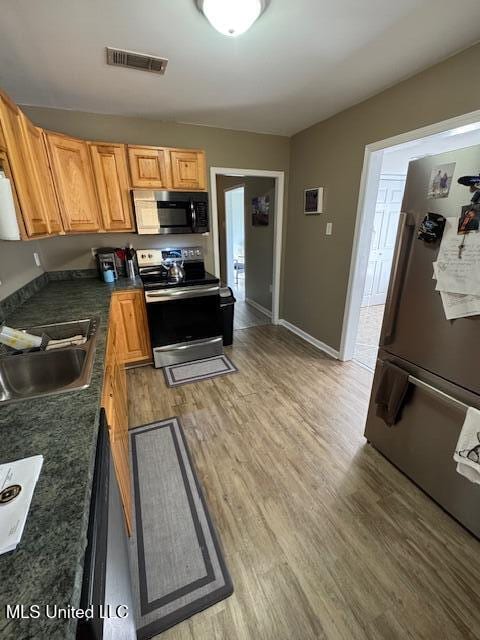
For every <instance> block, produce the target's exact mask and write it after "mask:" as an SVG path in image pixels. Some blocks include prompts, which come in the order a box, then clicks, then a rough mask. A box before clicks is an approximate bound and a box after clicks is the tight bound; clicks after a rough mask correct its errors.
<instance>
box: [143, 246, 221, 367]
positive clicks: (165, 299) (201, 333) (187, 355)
mask: <svg viewBox="0 0 480 640" xmlns="http://www.w3.org/2000/svg"><path fill="white" fill-rule="evenodd" d="M137 259H138V266H139V273H140V277H141V279H142V282H143V286H144V290H145V301H146V305H147V316H148V325H149V329H150V338H151V341H152V349H153V360H154V365H155V367H166V366H167V365H172V364H179V363H182V362H189V361H191V360H198V359H200V358H208V357H210V356H215V355H219V354H222V353H223V338H222V323H221V312H220V281H219V279H218V278H216V277H215V276H213V275H212V274H211V273H208V272H207V271H205V263H204V259H203V250H202V248H201V247H188V248H187V247H183V248H168V249H140V250H138V251H137ZM174 264H177V265H179V266H182V267H183V271H184V274H183V276H182V277H180V279H172V278H171V277H170V274H171V273H172V272H177V273H176V276H177V278H178V271H179V270H176V269H170V267H172V265H174ZM180 271H181V270H180Z"/></svg>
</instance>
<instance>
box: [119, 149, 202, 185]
mask: <svg viewBox="0 0 480 640" xmlns="http://www.w3.org/2000/svg"><path fill="white" fill-rule="evenodd" d="M128 159H129V162H130V173H131V174H132V186H133V187H136V188H139V189H170V190H177V191H205V189H206V185H207V180H206V175H205V153H204V152H203V151H199V150H195V149H170V148H168V147H140V146H132V145H129V146H128Z"/></svg>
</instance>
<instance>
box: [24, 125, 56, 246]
mask: <svg viewBox="0 0 480 640" xmlns="http://www.w3.org/2000/svg"><path fill="white" fill-rule="evenodd" d="M21 120H22V131H23V135H24V141H25V147H26V149H27V150H28V153H29V155H30V163H31V166H32V168H33V173H32V175H33V177H34V178H35V179H36V190H37V193H38V194H39V197H40V198H41V200H40V201H41V204H42V207H43V217H44V218H45V220H46V221H47V225H48V232H49V233H50V234H54V233H60V232H61V231H63V226H62V220H61V217H60V209H59V206H58V201H57V196H56V194H55V188H54V186H53V178H52V173H51V171H50V165H49V164H48V158H47V152H46V149H45V142H44V139H43V131H42V129H40V128H38V127H36V126H35V125H34V124H32V123H31V122H30V120H29V119H28V118H27V117H26V116H25V115H24V114H22V118H21Z"/></svg>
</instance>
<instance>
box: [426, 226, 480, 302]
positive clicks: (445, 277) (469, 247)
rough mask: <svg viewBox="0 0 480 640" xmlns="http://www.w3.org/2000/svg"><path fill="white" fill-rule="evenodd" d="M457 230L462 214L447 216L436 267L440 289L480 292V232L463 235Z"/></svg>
mask: <svg viewBox="0 0 480 640" xmlns="http://www.w3.org/2000/svg"><path fill="white" fill-rule="evenodd" d="M457 230H458V218H447V219H446V222H445V229H444V232H443V237H442V242H441V244H440V249H439V252H438V257H437V262H436V267H435V271H436V278H437V286H436V289H437V291H447V292H448V293H463V294H472V295H474V296H480V233H477V232H471V233H468V234H466V235H465V236H462V235H458V233H457ZM463 241H464V245H463V249H462V250H461V252H460V245H461V244H462V242H463ZM460 255H461V257H459V256H460Z"/></svg>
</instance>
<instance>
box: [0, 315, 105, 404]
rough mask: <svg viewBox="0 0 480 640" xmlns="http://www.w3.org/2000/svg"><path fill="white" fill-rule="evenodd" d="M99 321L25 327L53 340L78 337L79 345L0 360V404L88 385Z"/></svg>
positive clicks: (8, 355) (21, 354)
mask: <svg viewBox="0 0 480 640" xmlns="http://www.w3.org/2000/svg"><path fill="white" fill-rule="evenodd" d="M98 324H99V319H98V318H97V317H94V318H88V319H86V320H79V321H74V322H61V323H57V324H49V325H42V326H37V327H29V328H28V329H25V331H28V332H29V333H33V334H35V335H42V334H47V335H48V336H49V337H50V338H52V339H54V340H59V339H62V338H70V337H72V336H75V335H82V336H85V337H86V338H87V341H86V342H85V343H84V344H82V345H79V346H71V347H62V348H60V349H52V350H51V351H35V352H30V353H20V354H15V355H10V354H6V355H2V356H1V357H0V403H7V402H14V401H17V400H26V399H27V398H36V397H39V396H46V395H52V394H56V393H63V392H66V391H76V390H79V389H85V388H86V387H88V386H89V384H90V380H91V377H92V369H93V362H94V358H95V346H96V341H97V329H98Z"/></svg>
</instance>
